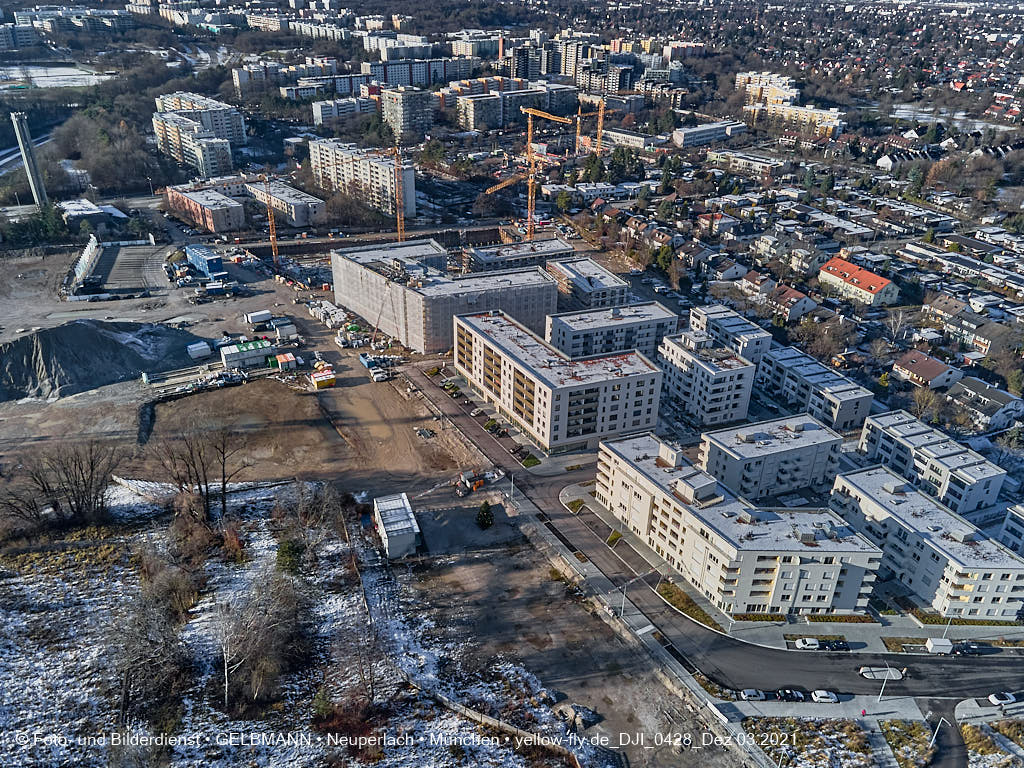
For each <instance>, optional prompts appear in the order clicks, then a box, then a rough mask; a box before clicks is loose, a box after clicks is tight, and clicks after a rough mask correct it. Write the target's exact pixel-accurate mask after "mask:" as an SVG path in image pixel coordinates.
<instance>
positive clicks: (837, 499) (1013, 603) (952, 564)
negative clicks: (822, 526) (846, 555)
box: [829, 467, 1024, 621]
mask: <svg viewBox="0 0 1024 768" xmlns="http://www.w3.org/2000/svg"><path fill="white" fill-rule="evenodd" d="M829 506H830V508H831V509H832V510H833V511H834V512H836V513H837V514H838V515H840V516H841V517H842V518H843V519H845V520H847V521H848V522H849V523H850V525H852V526H853V527H854V528H856V529H857V530H858V531H860V532H861V533H862V534H863V535H864V536H865V538H867V539H868V540H869V541H871V542H872V543H873V544H874V545H875V546H877V547H878V548H879V549H881V550H882V559H881V564H880V568H879V570H880V572H881V574H882V575H883V576H889V575H891V576H893V577H894V578H896V579H897V580H898V581H899V582H900V583H901V584H903V585H905V586H906V587H907V588H909V589H911V590H913V592H914V594H915V595H916V596H917V597H918V598H919V599H920V600H921V601H922V602H923V603H924V604H925V605H927V606H929V607H931V608H932V609H933V610H935V611H937V612H938V613H939V614H941V615H942V616H950V617H953V618H966V619H992V620H999V621H1012V620H1014V619H1016V618H1017V615H1018V613H1019V612H1020V610H1021V601H1022V600H1024V560H1021V559H1020V557H1018V556H1017V555H1015V554H1014V553H1013V552H1011V551H1010V550H1009V549H1007V548H1006V547H1004V546H1003V545H1002V544H999V543H998V542H996V541H994V540H993V539H989V538H988V537H986V536H985V535H984V534H983V533H982V532H981V531H979V530H978V529H977V528H976V527H975V526H973V525H971V523H969V522H968V521H967V520H965V519H963V518H962V517H960V516H959V515H957V514H954V513H953V512H950V510H949V509H947V508H946V507H944V506H942V505H941V504H939V503H937V502H936V501H935V500H934V499H932V498H930V497H929V496H926V495H925V494H923V493H921V492H920V491H918V490H916V489H915V488H913V487H912V486H911V485H910V484H909V483H908V482H907V481H906V480H904V479H903V478H902V477H900V476H899V475H897V474H896V473H895V472H893V471H892V470H890V469H888V468H887V467H869V468H867V469H862V470H860V471H857V472H850V473H846V474H842V475H839V476H838V477H837V478H836V482H835V486H834V487H833V490H832V497H831V500H830V502H829Z"/></svg>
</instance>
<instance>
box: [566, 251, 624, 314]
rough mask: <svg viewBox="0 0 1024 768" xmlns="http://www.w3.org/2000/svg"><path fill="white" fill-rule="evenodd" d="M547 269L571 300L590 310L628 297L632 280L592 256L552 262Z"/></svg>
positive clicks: (618, 304)
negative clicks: (629, 281)
mask: <svg viewBox="0 0 1024 768" xmlns="http://www.w3.org/2000/svg"><path fill="white" fill-rule="evenodd" d="M547 270H548V272H549V273H550V274H551V275H552V277H554V278H555V280H556V281H557V283H558V290H559V292H560V293H562V294H563V295H565V297H566V298H567V300H568V301H569V302H570V303H575V304H578V305H579V306H581V307H586V308H588V309H597V308H599V307H617V306H620V305H622V304H625V303H626V301H627V300H628V299H629V283H627V282H626V281H625V280H623V279H622V278H621V277H619V276H618V275H616V274H615V273H613V272H610V271H608V270H607V269H605V268H604V267H602V266H601V265H600V264H598V263H597V262H596V261H594V260H593V259H587V258H579V259H561V260H559V261H549V262H548V265H547Z"/></svg>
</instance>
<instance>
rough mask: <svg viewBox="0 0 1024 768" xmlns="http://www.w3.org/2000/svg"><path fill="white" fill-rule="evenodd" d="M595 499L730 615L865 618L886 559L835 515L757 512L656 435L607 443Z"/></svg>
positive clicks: (608, 441) (774, 511)
mask: <svg viewBox="0 0 1024 768" xmlns="http://www.w3.org/2000/svg"><path fill="white" fill-rule="evenodd" d="M595 493H596V496H595V498H596V499H597V501H598V502H599V503H601V504H603V505H604V506H605V507H606V508H607V509H608V510H609V511H610V512H611V513H612V514H613V515H614V516H615V517H616V518H618V519H619V520H621V521H622V523H623V525H625V526H628V527H629V529H630V530H631V531H632V532H633V533H634V534H636V535H637V536H638V537H640V539H641V540H643V541H644V542H646V543H647V544H648V546H650V547H651V548H652V549H654V551H655V552H656V553H657V554H658V555H659V556H660V557H662V558H664V559H665V561H666V562H667V563H668V564H669V565H670V566H672V567H673V568H674V569H675V570H676V571H678V572H679V573H681V574H682V575H683V576H684V577H685V578H686V579H687V580H688V581H689V582H690V583H691V584H692V585H693V586H694V587H695V588H696V589H698V590H700V592H701V593H703V594H704V596H705V597H707V598H708V600H710V601H711V602H712V603H713V604H714V605H715V606H716V607H717V608H719V609H720V610H722V611H724V612H725V613H729V614H735V613H767V612H771V613H788V614H811V613H819V614H820V613H836V614H846V613H863V612H864V611H865V609H866V608H867V603H868V598H869V597H870V594H871V589H872V584H873V583H874V579H875V570H876V569H877V568H878V563H879V561H880V560H881V555H882V553H881V551H880V550H879V548H878V547H876V546H875V545H873V544H872V543H871V542H870V541H868V540H867V539H866V538H865V537H864V536H862V535H860V534H859V533H857V532H855V531H854V530H853V529H851V528H850V526H849V525H848V524H847V523H846V522H845V521H844V520H843V519H842V518H840V517H838V516H836V515H834V514H832V513H830V512H827V511H820V512H806V511H779V510H774V509H773V510H762V509H757V508H754V507H752V506H750V505H749V504H747V503H746V502H744V501H742V500H740V499H737V498H736V497H735V496H733V495H732V494H730V493H729V492H728V491H727V490H726V489H725V488H724V487H722V486H721V485H719V484H718V483H717V482H716V481H715V479H714V478H713V477H711V476H710V475H708V474H707V473H705V472H702V471H700V470H699V469H697V468H696V467H694V466H692V465H691V464H690V463H689V462H688V461H687V460H686V459H685V458H684V457H683V454H682V449H681V448H678V447H676V446H674V445H671V444H669V443H666V442H663V441H662V440H660V439H659V438H657V437H656V436H654V435H653V434H646V435H638V436H633V437H625V438H620V439H618V440H606V441H604V442H602V443H601V450H600V452H599V454H598V464H597V486H596V489H595Z"/></svg>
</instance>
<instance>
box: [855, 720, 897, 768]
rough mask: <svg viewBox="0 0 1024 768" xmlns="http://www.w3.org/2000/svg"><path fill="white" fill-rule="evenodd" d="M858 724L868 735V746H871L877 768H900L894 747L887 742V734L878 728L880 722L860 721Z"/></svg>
mask: <svg viewBox="0 0 1024 768" xmlns="http://www.w3.org/2000/svg"><path fill="white" fill-rule="evenodd" d="M857 723H858V725H860V727H861V728H863V729H864V732H865V733H867V735H868V744H869V745H871V756H872V757H873V758H874V759H875V765H876V766H877V768H899V763H898V762H897V761H896V755H894V754H893V752H892V747H890V746H889V742H888V741H886V738H885V734H883V733H882V730H881V728H879V727H878V721H877V720H876V721H875V722H874V723H870V722H865V721H864V720H858V721H857Z"/></svg>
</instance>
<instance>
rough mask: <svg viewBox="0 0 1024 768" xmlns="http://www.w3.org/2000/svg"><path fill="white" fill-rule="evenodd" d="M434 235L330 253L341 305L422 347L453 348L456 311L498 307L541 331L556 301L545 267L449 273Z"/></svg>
mask: <svg viewBox="0 0 1024 768" xmlns="http://www.w3.org/2000/svg"><path fill="white" fill-rule="evenodd" d="M447 261H448V253H447V251H446V250H445V249H444V248H443V247H442V246H441V245H439V244H438V243H437V242H436V241H435V240H429V239H425V240H410V241H408V242H404V243H389V244H386V245H370V246H364V247H362V248H352V249H346V250H341V251H334V252H332V253H331V266H332V269H333V273H334V292H335V298H336V302H337V304H339V305H341V306H343V307H345V308H346V309H348V310H350V311H352V312H354V313H356V314H357V315H359V316H361V317H362V318H363V319H364V320H366V322H367V323H369V324H370V325H371V326H372V327H374V328H377V329H379V331H380V333H382V334H386V335H388V336H391V337H392V338H394V339H396V340H397V341H399V342H400V343H401V344H403V345H404V346H406V347H408V348H409V349H412V350H414V351H416V352H422V353H425V354H430V353H435V352H444V351H446V350H448V349H451V347H452V339H453V318H454V317H455V315H459V314H463V313H467V312H486V311H489V310H495V309H500V310H503V311H504V312H507V313H508V314H509V315H511V316H512V317H514V318H516V320H518V321H519V322H520V323H522V324H523V325H525V326H526V327H528V328H530V329H531V330H533V331H535V332H537V333H541V332H543V329H544V323H545V319H546V318H547V316H548V315H549V314H551V313H553V312H554V311H555V309H556V307H557V304H558V289H557V286H556V284H555V280H554V278H553V277H551V276H550V275H548V274H547V273H545V272H544V270H543V269H541V268H540V267H528V268H525V269H509V270H499V271H495V272H488V273H486V274H483V275H466V276H464V277H452V276H449V274H448V273H447V272H446V271H445V270H446V265H447Z"/></svg>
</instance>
